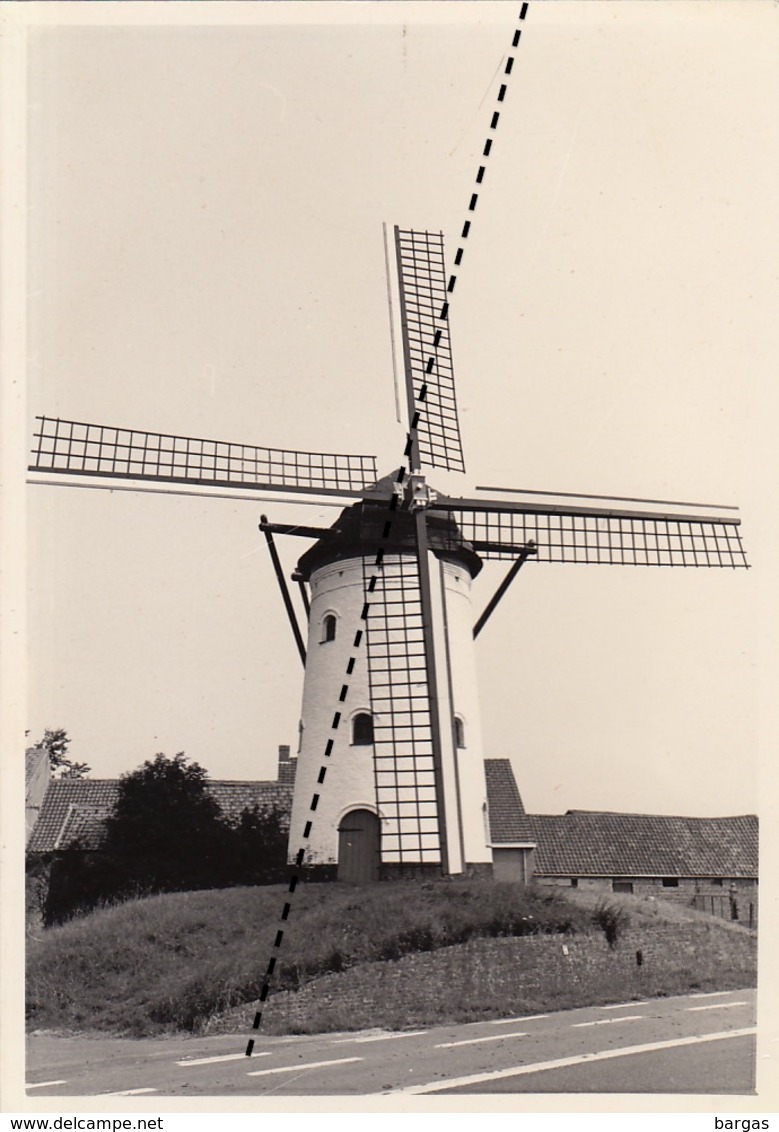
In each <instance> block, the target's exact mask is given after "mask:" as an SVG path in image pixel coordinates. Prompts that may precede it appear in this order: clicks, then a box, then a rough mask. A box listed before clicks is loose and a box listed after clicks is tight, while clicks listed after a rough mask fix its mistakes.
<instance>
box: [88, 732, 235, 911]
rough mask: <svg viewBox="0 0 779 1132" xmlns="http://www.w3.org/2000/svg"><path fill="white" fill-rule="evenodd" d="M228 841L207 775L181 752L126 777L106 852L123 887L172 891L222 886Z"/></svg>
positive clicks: (109, 826)
mask: <svg viewBox="0 0 779 1132" xmlns="http://www.w3.org/2000/svg"><path fill="white" fill-rule="evenodd" d="M228 839H229V829H228V827H227V826H226V825H225V823H224V822H223V820H222V816H221V810H220V809H219V805H218V803H217V802H216V801H215V799H214V798H213V797H212V796H211V795H210V794H209V792H208V772H207V771H205V770H204V769H203V767H201V766H199V764H198V763H191V764H189V765H188V764H187V758H186V756H185V754H184V752H183V751H180V752H179V753H178V754H177V755H174V756H173V758H172V759H169V758H167V757H166V756H165V755H164V754H158V755H156V756H155V758H154V759H153V760H147V761H146V762H145V763H143V765H142V766H141V767H139V768H138V770H135V771H132V772H130V773H128V774H123V775H122V777H121V778H120V779H119V794H118V798H117V801H116V805H115V807H114V810H113V813H112V814H111V816H110V817H109V818H108V820H107V822H106V838H105V841H104V843H103V847H102V848H103V852H104V853H105V854H106V855H107V856H109V857H111V858H112V859H113V860H114V862H115V863H116V865H117V867H118V876H117V879H118V880H121V882H122V883H123V885H124V886H126V887H128V888H132V889H134V890H135V891H138V890H139V889H140V890H145V891H148V892H172V891H179V890H182V889H188V888H209V887H211V886H213V885H216V884H219V882H220V874H221V873H222V871H223V861H224V857H225V850H226V842H227V841H228Z"/></svg>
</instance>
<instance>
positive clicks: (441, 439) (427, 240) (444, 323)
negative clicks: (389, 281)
mask: <svg viewBox="0 0 779 1132" xmlns="http://www.w3.org/2000/svg"><path fill="white" fill-rule="evenodd" d="M395 250H396V255H397V262H398V286H399V293H400V318H401V324H402V328H403V355H404V363H405V369H406V393H407V397H408V412H409V426H410V428H412V429H413V424H412V422H413V420H414V416H415V414H416V413H417V412H419V421H418V424H417V427H416V429H415V430H414V431H415V433H416V438H417V440H418V443H419V456H420V459H421V462H422V463H424V464H427V465H429V466H430V467H432V468H445V469H447V470H448V471H454V472H464V471H465V460H464V458H463V448H462V441H461V438H460V422H459V419H458V416H457V398H456V395H455V388H454V367H453V364H452V343H451V338H450V334H449V317H448V309H449V308H448V301H447V295H448V292H447V282H446V267H445V264H444V238H443V236H442V235H441V233H440V232H439V233H436V232H417V231H413V230H411V229H409V230H404V229H400V228H396V229H395Z"/></svg>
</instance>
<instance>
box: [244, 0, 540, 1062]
mask: <svg viewBox="0 0 779 1132" xmlns="http://www.w3.org/2000/svg"><path fill="white" fill-rule="evenodd" d="M527 10H528V4H527V3H523V4H522V7H521V8H520V12H519V19H520V20H524V19H525V17H526V15H527ZM521 36H522V29H521V28H517V29H516V30H515V31H514V36H513V39H512V47H517V46H518V45H519V41H520V38H521ZM513 66H514V56H513V55H509V56H508V58H507V60H506V65H505V67H504V72H503V73H504V74H505V75H510V74H511V72H512V69H513ZM507 89H508V88H507V84H506V83H501V85H500V88H499V90H498V95H497V101H498V102H501V103H502V102H503V101H504V99H505V97H506V91H507ZM499 120H500V111H498V110H495V111H493V114H492V117H491V119H490V126H489V128H490V130H492V131H494V130H496V129H497V126H498V122H499ZM492 144H493V138H491V137H488V138H487V139H486V141H485V143H484V149H483V150H482V156H483V157H489V156H490V154H491V152H492ZM486 172H487V167H486V165H480V166H479V168H478V170H477V172H476V184H477V185H481V184H482V182H483V180H484V176H485V174H486ZM478 200H479V194H478V193H472V194H471V199H470V202H469V204H468V211H469V212H474V211H475V210H476V205H477V203H478ZM470 231H471V221H470V220H466V221H465V223H464V224H463V230H462V233H461V239H463V240H466V239H467V238H468V236H469V234H470ZM464 254H465V249H464V247H462V245H461V246H460V247H458V248H457V251H456V252H455V256H454V265H455V267H459V266H460V265H461V263H462V260H463V255H464ZM456 283H457V275H456V274H455V273H454V272H453V273H452V274H451V275H450V276H449V281H448V283H447V288H446V290H447V293H448V294H451V293H452V292H453V291H454V288H455V285H456ZM448 318H449V302H448V301H445V302H444V304H443V306H442V308H441V311H440V313H439V315H438V320H439V321H440V322H446V321H447V320H448ZM441 337H442V332H441V331H440V330H436V332H435V335H434V338H433V354H432V356H431V357H429V358H428V359H427V364H426V367H425V369H426V372H427V373H432V371H433V367H434V366H435V362H436V353H437V350H438V346H439V343H440V341H441ZM426 397H427V385H426V384H425V383H424V382H423V383H422V386H421V388H420V390H419V393H418V394H417V398H416V400H417V402H418V403H419V405H420V406H424V402H425V399H426ZM421 417H422V411H421V409H420V410H415V412H414V416H413V418H412V420H411V424H410V429H409V432H408V434H407V437H406V447H405V450H404V455H405V456H406V457H408V456H409V455H410V454H411V452H412V451H413V448H414V443H415V441H416V439H417V434H418V431H419V422H420V420H421ZM405 480H406V469H405V468H404V467H402V466H401V467H400V468H399V469H398V474H397V476H396V482H397V483H399V484H400V485H403V484H404V482H405ZM397 505H398V497H397V495H395V494H394V493H393V495H392V496H391V497H390V500H389V504H388V509H389V510H390V511H395V510H396V508H397ZM391 532H392V519H391V518H390V519H387V520H386V522H385V523H384V527H383V529H382V534H381V537H382V541H385V542H386V541H387V540H388V539H389V537H390V534H391ZM383 561H384V550H383V548H379V550H378V551H377V553H376V559H375V562H374V566H375V568H376V569H377V570H380V569H381V568H382V565H383ZM377 582H378V575H377V574H372V575H371V577H370V579H369V581H368V587H367V592H368V593H369V594H372V593H373V592H374V590H375V588H376V585H377ZM369 610H370V603H369V602H367V601H366V602H365V603H364V604H363V607H362V611H361V613H360V620H361V621H367V620H368V613H369ZM362 638H363V631H362V629H358V630H357V632H356V633H355V637H354V642H353V648H354V649H359V648H360V646H361V644H362ZM355 660H356V658H355V657H353V656H352V657H350V658H349V661H348V663H347V666H346V674H347V676H351V675H352V673H353V671H354V665H355ZM348 691H349V685H348V684H343V685H342V686H341V692H340V694H339V697H338V699H339V702H340V703H343V702H344V701H345V700H346V697H347V695H348ZM340 723H341V713H340V712H339V711H336V712H335V714H334V715H333V722H332V728H331V729H332V730H334V731H336V730H337V729H338V727H339V726H340ZM332 751H333V740H332V739H328V740H327V744H326V746H325V756H324V757H325V758H329V757H330V756H331V755H332ZM326 773H327V767H326V766H325V765H323V766H322V767H321V768H320V770H319V776H318V778H317V783H318V784H319V785H321V784H322V783H323V782H324V780H325V775H326ZM319 797H320V795H319V794H314V795H313V797H312V799H311V806H310V810H311V812H314V811H315V810H316V808H317V806H318V804H319ZM311 829H312V823H311V821H310V820H309V821H307V822H306V824H305V826H304V827H303V841H304V842H306V841H308V840H309V838H310V836H311ZM305 852H306V851H305V846H303V847H301V848H300V849H298V851H297V854H296V856H295V865H296V867H297V868H301V867H302V865H303V861H304V860H305ZM298 879H299V877H298V874H296V873H295V874H293V875H292V876H291V877H290V881H289V888H288V892H289V893H290V894H292V893H294V891H295V889H296V888H297V885H298ZM291 911H292V905H291V904H290V903H289V902H288V901H287V902H285V904H284V906H283V908H282V911H281V919H282V920H284V921H286V920H287V919H288V918H289V914H290V912H291ZM283 938H284V930H283V929H281V928H280V929H279V930H278V931H277V932H276V938H275V940H274V941H273V949H274V950H278V949H279V948H280V947H281V944H282V940H283ZM276 959H277V957H276V956H275V955H274V956H271V958H270V960H269V961H268V966H267V969H266V974H265V982H263V985H262V988H261V990H260V1002H261V1003H264V1002H265V1001H266V999H267V997H268V994H269V993H270V983H269V982H268V980H269V979H270V977H271V976H272V974H273V972H274V971H275V969H276ZM261 1022H262V1011H261V1010H258V1011H257V1012H256V1014H255V1016H254V1021H253V1023H252V1029H253V1030H259V1028H260V1025H261ZM253 1050H254V1038H249V1040H248V1042H247V1044H246V1056H247V1057H251V1055H252V1052H253Z"/></svg>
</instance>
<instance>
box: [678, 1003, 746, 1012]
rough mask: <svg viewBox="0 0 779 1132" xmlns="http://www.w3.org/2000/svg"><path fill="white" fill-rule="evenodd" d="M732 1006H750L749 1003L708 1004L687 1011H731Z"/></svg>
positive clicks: (689, 1007) (690, 1007) (688, 1008)
mask: <svg viewBox="0 0 779 1132" xmlns="http://www.w3.org/2000/svg"><path fill="white" fill-rule="evenodd" d="M731 1006H749V1003H748V1002H708V1003H707V1004H706V1005H705V1006H688V1007H686V1009H687V1010H730V1008H731Z"/></svg>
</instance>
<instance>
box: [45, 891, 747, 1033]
mask: <svg viewBox="0 0 779 1132" xmlns="http://www.w3.org/2000/svg"><path fill="white" fill-rule="evenodd" d="M287 899H288V894H287V890H286V886H283V885H279V886H269V887H262V888H245V889H225V890H219V891H208V892H190V893H176V894H171V895H165V896H155V897H148V898H145V899H141V900H133V901H129V902H128V903H126V904H123V905H118V906H114V907H109V908H105V909H103V910H101V911H97V912H93V913H91V914H89V915H87V916H83V917H80V918H78V919H75V920H72V921H70V922H69V923H67V924H64V925H62V926H60V927H56V928H50V929H48V930H47V931H45V932H42V933H40V935H39V938H29V939H28V1018H29V1021H30V1024H31V1026H32V1027H33V1028H36V1029H55V1030H66V1031H73V1030H76V1031H83V1030H90V1031H102V1032H108V1033H114V1034H117V1033H123V1034H128V1035H132V1036H139V1037H140V1036H147V1035H154V1034H163V1033H170V1032H175V1031H189V1032H202V1031H203V1030H204V1029H206V1028H208V1027H212V1026H213V1025H214V1020H215V1019H218V1018H219V1017H220V1016H224V1015H229V1014H230V1013H231V1011H233V1010H235V1009H236V1008H241V1006H242V1005H244V1006H245V1004H251V1003H254V1002H256V1000H257V999H258V998H259V994H260V990H261V988H262V985H263V982H264V981H265V972H266V968H267V963H268V958H269V957H270V956H271V955H273V954H275V955H277V956H278V958H279V961H278V965H277V967H276V971H275V972H274V981H273V986H274V992H276V991H282V992H287V993H283V994H281V995H278V997H277V996H276V994H275V993H274V995H273V996H272V998H271V1000H270V1005H272V1006H273V1007H274V1009H273V1010H272V1011H270V1014H271V1015H275V1016H276V1018H277V1022H276V1023H274V1029H277V1030H278V1028H284V1026H285V1025H289V1018H290V1017H291V1015H290V1013H289V1009H290V1007H289V1004H293V1003H295V1002H298V1003H302V1002H303V1000H304V999H305V1000H306V1001H307V1002H308V1001H309V999H310V1006H309V1007H306V1009H305V1011H304V1013H305V1016H306V1024H305V1026H301V1024H300V1023H299V1021H295V1022H294V1025H291V1026H290V1028H293V1029H298V1030H300V1029H301V1028H306V1029H316V1028H320V1029H332V1028H357V1027H360V1026H362V1025H366V1024H367V1025H374V1026H375V1025H387V1024H393V1025H402V1024H412V1021H411V1020H412V1018H415V1017H416V1016H417V1015H416V1014H415V1010H416V1008H417V1006H420V1009H421V1008H422V1005H423V1004H424V1003H427V1006H425V1007H424V1009H425V1010H427V1012H428V1015H430V1014H431V1012H432V1014H433V1015H435V1014H436V1010H439V1009H440V1004H441V1000H442V999H445V998H446V995H445V994H442V993H440V991H439V993H438V994H437V995H436V994H435V993H434V992H435V985H436V980H440V979H441V978H443V979H444V984H442V985H449V986H451V985H459V986H462V987H463V988H464V989H463V993H462V994H460V993H459V992H458V1000H459V1001H460V1005H461V1007H462V1010H464V1011H465V1015H466V1016H467V1017H471V1016H474V1015H473V1012H474V1011H476V1013H478V1012H479V1010H481V1011H482V1016H487V1017H489V1016H493V1017H494V1016H496V1012H497V1013H500V1009H501V1003H504V1004H505V1003H508V1002H509V1001H511V1002H514V999H512V994H513V993H514V991H516V990H517V987H518V986H519V983H518V982H517V980H516V979H514V980H513V982H512V981H511V979H508V981H507V978H504V977H503V976H502V975H501V976H500V977H497V976H496V975H495V971H494V970H493V969H492V968H493V967H494V964H492V962H491V961H490V962H487V959H486V957H487V956H488V955H489V954H490V952H489V948H490V947H491V946H492V947H495V946H498V947H505V946H509V945H510V946H518V945H521V943H522V940H520V939H519V938H518V937H528V936H529V937H533V939H534V940H535V943H536V944H541V939H540V938H539V937H548V938H549V940H550V942H552V943H553V942H554V939H555V938H556V940H557V941H558V942H557V944H556V945H555V947H556V950H557V952H559V951H560V940H561V937H564V938H565V939H568V940H572V941H577V940H587V939H590V941H592V940H595V941H597V943H598V946H599V947H600V948H602V950H603V952H604V955H606V956H608V955H610V954H611V953H612V950H613V949H610V948H609V947H608V946H607V944H606V942H605V932H606V927H605V926H604V918H605V923H607V924H610V925H613V924H614V923H616V924H617V929H616V930H617V932H618V935H619V933H620V932H621V933H623V934H624V932H625V931H626V930H627V924H626V917H627V916H628V915H629V916H630V918H631V923H633V922H635V923H636V925H637V926H638V927H639V928H641V927H642V925H643V926H651V925H658V924H662V923H666V922H667V919H666V918H665V910H664V909H661V908H659V907H654V906H652V907H650V908H648V909H644V906H643V905H644V902H641V901H638V900H635V898H625V900H626V902H625V903H624V904H622V903H620V902H619V901H617V900H616V899H615V901H614V904H613V907H611V901H610V902H609V905H608V906H606V907H605V908H604V907H603V906H599V907H597V908H596V907H595V904H594V902H593V901H592V900H591V901H589V902H588V901H587V900H586V899H584V900H583V899H577V900H574V901H571V900H569V899H565V898H563V897H562V896H559V895H557V894H555V893H553V892H549V891H548V890H546V891H545V890H543V889H534V888H532V887H531V888H529V889H528V888H523V887H521V886H519V885H513V884H508V883H501V882H494V881H493V882H485V881H478V882H477V881H425V882H419V881H417V882H414V881H404V882H393V883H391V884H381V885H373V886H367V887H364V888H351V887H348V886H342V885H304V886H302V887H301V888H299V889H298V891H297V892H296V894H295V896H294V898H293V900H292V904H293V910H292V913H291V915H290V917H289V921H288V922H286V923H284V922H281V921H280V919H279V916H280V912H281V909H282V906H283V904H284V902H285V901H286V900H287ZM631 900H632V901H633V903H632V904H631V903H630V901H631ZM661 903H662V902H658V905H659V904H661ZM610 907H611V912H609V908H610ZM666 907H667V908H668V911H669V914H670V912H671V906H666ZM673 914H674V915H675V916H677V917H681V919H682V920H684V921H685V922H689V921H690V918H691V917H692V918H693V920H696V918H697V921H698V922H700V923H702V924H703V923H705V924H706V925H707V927H706V931H707V932H708V931H709V930H710V928H709V926H708V925H711V931H713V932H714V935H713V936H712V939H714V938H715V937H716V941H718V942H717V947H719V948H720V953H719V958H718V960H717V963H716V964H715V963H714V961H713V960H712V962H711V963H709V966H716V965H718V966H719V969H720V971H724V970H725V969H726V968H727V966H728V965H727V963H725V962H723V959H722V942H721V941H722V939H725V941H726V944H727V940H728V939H729V938H732V939H733V940H734V941H736V939H738V943H739V946H742V944H743V941H744V940H746V939H747V938H748V936H749V933H745V932H744V931H743V929H738V928H731V925H729V924H725V923H722V924H720V923H719V922H716V921H713V920H711V918H710V917H707V916H704V915H703V914H701V913H694V912H687V911H686V910H684V909H673ZM596 916H598V917H599V918H600V921H601V927H600V928H599V927H598V926H596V923H595V918H596ZM279 928H281V929H283V930H284V938H283V941H282V944H281V947H280V948H279V949H278V950H277V951H274V948H273V944H274V939H275V936H276V932H277V930H279ZM609 930H611V929H609ZM734 931H735V932H736V935H735V936H733V935H732V933H733V932H734ZM728 932H730V933H731V936H728ZM482 941H485V942H482ZM734 946H735V942H734ZM534 948H535V950H534ZM715 950H716V949H715ZM725 950H726V951H727V946H726V948H725ZM526 951H527V949H526ZM542 951H543V945H542V944H541V951H539V948H538V947H536V946H535V944H534V945H533V946H531V948H530V952H527V954H528V955H529V954H530V953H531V952H532V953H533V954H534V955H535V954H536V953H537V952H538V954H539V955H540V954H541V952H542ZM742 951H743V946H742ZM550 954H551V953H550ZM712 954H713V952H712ZM539 961H540V960H539ZM534 962H535V960H534ZM598 962H599V963H600V960H599V961H598ZM738 962H740V963H741V965H742V968H743V957H742V959H740V960H738V961H737V962H736V967H738ZM442 964H443V967H442ZM485 964H486V965H485ZM504 966H505V964H504ZM509 966H510V969H512V970H516V963H513V966H512V965H509ZM542 966H543V964H542ZM547 966H548V964H547ZM693 966H694V967H695V971H693V974H692V975H690V978H692V977H697V978H698V979H700V977H702V976H701V970H700V969H699V967H700V964H698V965H697V966H696V965H695V964H694V965H693ZM731 966H733V964H731ZM530 967H532V963H531V964H530V965H529V960H527V958H525V959H523V971H526V972H527V971H529V970H530ZM601 967H602V970H601V974H602V975H603V976H604V977H605V972H606V969H607V968H606V967H603V966H602V964H601ZM612 967H613V964H612ZM566 969H567V968H566ZM399 970H401V971H403V972H404V974H403V977H401V976H399V975H398V971H399ZM442 971H443V974H442ZM707 971H708V968H707ZM613 973H614V972H613V971H612V975H613ZM705 975H706V973H705V972H704V976H705ZM523 977H524V976H523ZM706 977H707V976H706ZM528 978H529V975H528ZM588 978H589V976H588ZM398 979H400V981H399V982H398ZM333 980H335V984H334V985H335V990H334V991H333V993H330V992H329V991H328V989H327V988H328V987H329V986H330V985H331V984H333ZM366 980H367V981H366ZM388 980H389V982H388ZM469 980H470V982H469ZM569 981H570V980H569ZM744 981H748V979H746V978H745V979H744V980H743V981H742V983H741V985H743V982H744ZM520 982H521V980H520ZM546 982H549V980H546ZM552 982H553V980H552ZM688 982H689V979H688ZM531 983H532V986H531ZM586 983H587V979H585V980H584V983H582V981H581V979H580V980H579V986H578V988H577V989H576V994H577V995H578V996H579V998H581V996H582V994H584V995H585V997H586V996H587V995H588V994H590V993H591V991H590V990H588V989H587V987H586V986H585V984H586ZM525 984H526V985H525V990H524V991H523V993H524V994H525V997H526V998H528V996H529V998H528V1001H529V1000H531V999H532V1000H533V1001H536V999H538V1001H541V1000H543V1001H544V1003H545V1006H544V1008H545V1009H551V1008H554V1007H553V1006H552V1005H550V1003H553V1002H555V1001H557V1000H558V999H559V995H560V987H559V986H558V987H557V989H556V990H555V986H553V985H552V983H549V986H548V987H547V988H546V989H545V979H544V978H543V977H542V976H541V975H539V977H538V978H537V979H535V981H534V980H533V979H531V981H530V983H528V982H527V978H525ZM347 985H348V986H350V987H353V988H354V987H357V988H359V987H364V993H363V991H359V994H358V999H359V1001H360V1003H362V1006H363V1009H362V1010H346V1009H345V1008H342V1010H341V1013H340V1014H339V1013H338V1011H337V1010H336V1011H335V1013H334V1012H333V1003H332V1000H333V996H334V995H335V997H336V998H340V999H341V1000H342V1002H344V1003H345V1002H346V1001H347V1000H350V999H351V997H352V995H351V994H350V995H346V996H344V994H343V993H342V991H343V988H344V987H345V986H347ZM426 986H427V988H428V989H427V990H426V989H425V987H426ZM468 986H470V987H471V990H470V991H468V990H467V987H468ZM338 988H340V989H338ZM393 988H394V989H393ZM606 989H607V988H604V990H606ZM716 989H720V988H719V987H717V988H716ZM517 993H518V992H517ZM645 993H646V992H645ZM667 993H676V992H671V991H669V992H667ZM312 994H313V998H311V995H312ZM555 995H557V998H555ZM299 996H300V997H299ZM533 996H535V998H534V997H533ZM539 996H540V997H539ZM515 997H516V995H515ZM564 997H565V996H564V995H563V998H564ZM284 1002H286V1003H287V1004H288V1006H287V1008H286V1010H285V1011H281V1010H280V1007H281V1005H282V1003H284ZM436 1003H438V1005H436ZM415 1004H416V1005H415ZM572 1004H573V1005H583V1004H584V1003H583V1002H574V1003H572ZM512 1008H513V1007H512ZM539 1009H540V1007H539ZM485 1010H487V1011H488V1013H487V1014H486V1015H485V1014H484V1011H485ZM489 1011H491V1012H492V1013H491V1014H490V1013H489ZM366 1012H367V1013H366ZM252 1013H253V1007H252V1008H249V1012H248V1014H247V1013H246V1011H245V1010H244V1012H243V1013H242V1014H241V1015H240V1018H241V1022H240V1024H241V1025H243V1023H244V1016H245V1017H247V1018H249V1019H250V1018H251V1014H252ZM297 1013H299V1011H298V1012H297ZM417 1013H418V1011H417ZM423 1013H424V1010H423ZM285 1016H286V1020H285ZM448 1016H451V1011H450V1013H449V1015H448ZM366 1017H367V1018H368V1021H367V1022H366V1021H365V1020H364V1018H366ZM404 1020H405V1021H404Z"/></svg>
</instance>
